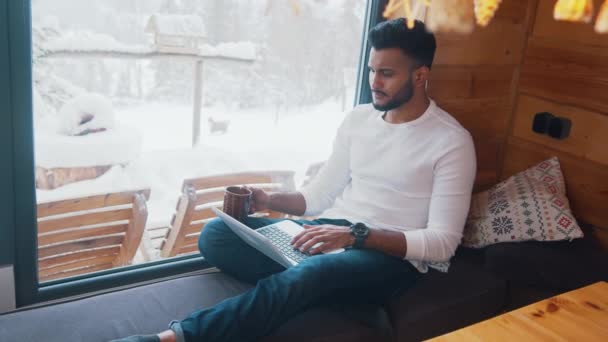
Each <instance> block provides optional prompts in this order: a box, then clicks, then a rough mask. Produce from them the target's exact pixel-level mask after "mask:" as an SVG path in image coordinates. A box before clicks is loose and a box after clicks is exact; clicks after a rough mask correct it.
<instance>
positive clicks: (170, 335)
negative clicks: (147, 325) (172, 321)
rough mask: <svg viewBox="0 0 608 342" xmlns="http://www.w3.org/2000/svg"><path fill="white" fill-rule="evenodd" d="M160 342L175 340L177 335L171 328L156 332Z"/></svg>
mask: <svg viewBox="0 0 608 342" xmlns="http://www.w3.org/2000/svg"><path fill="white" fill-rule="evenodd" d="M158 337H160V342H177V336H175V332H174V331H173V330H165V331H163V332H161V333H159V334H158Z"/></svg>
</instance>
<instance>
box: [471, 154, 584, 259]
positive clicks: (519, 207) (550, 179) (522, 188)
mask: <svg viewBox="0 0 608 342" xmlns="http://www.w3.org/2000/svg"><path fill="white" fill-rule="evenodd" d="M580 237H583V232H582V231H581V229H580V227H579V226H578V224H577V223H576V220H575V219H574V216H573V215H572V212H571V211H570V205H569V204H568V198H566V187H565V184H564V177H563V175H562V172H561V170H560V167H559V161H558V160H557V158H556V157H553V158H551V159H548V160H545V161H543V162H542V163H540V164H538V165H536V166H533V167H531V168H529V169H527V170H525V171H523V172H520V173H518V174H516V175H514V176H511V177H510V178H508V179H506V180H504V181H502V182H500V183H498V184H497V185H495V186H494V187H493V188H491V189H489V190H487V191H484V192H481V193H478V194H475V195H473V199H472V201H471V210H470V211H469V217H468V218H467V223H466V226H465V228H464V236H463V240H462V245H463V246H465V247H474V248H481V247H485V246H488V245H491V244H495V243H500V242H518V241H528V240H536V241H557V240H572V239H576V238H580Z"/></svg>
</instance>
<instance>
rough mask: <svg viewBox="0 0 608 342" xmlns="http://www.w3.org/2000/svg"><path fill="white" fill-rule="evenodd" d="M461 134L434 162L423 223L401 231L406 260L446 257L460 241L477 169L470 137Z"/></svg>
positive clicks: (440, 258)
mask: <svg viewBox="0 0 608 342" xmlns="http://www.w3.org/2000/svg"><path fill="white" fill-rule="evenodd" d="M463 137H465V138H464V139H463V138H456V139H451V141H452V142H454V141H458V140H460V143H458V142H457V143H456V144H453V145H452V148H451V149H450V150H449V151H448V152H447V153H445V154H444V155H443V156H442V157H440V158H439V160H438V161H437V162H436V163H435V167H434V170H433V191H432V194H431V200H430V205H429V216H428V221H427V226H426V228H424V229H415V230H409V231H405V232H404V234H405V238H406V240H407V252H406V255H405V259H407V260H418V261H447V260H449V259H450V258H451V257H452V256H453V255H454V253H455V251H456V247H458V244H459V243H460V240H461V238H462V231H463V229H464V225H465V222H466V218H467V215H468V212H469V206H470V202H471V192H472V190H473V183H474V182H475V173H476V169H477V163H476V157H475V147H474V144H473V139H472V138H471V136H470V135H468V134H467V135H466V136H464V135H463ZM457 139H458V140H457Z"/></svg>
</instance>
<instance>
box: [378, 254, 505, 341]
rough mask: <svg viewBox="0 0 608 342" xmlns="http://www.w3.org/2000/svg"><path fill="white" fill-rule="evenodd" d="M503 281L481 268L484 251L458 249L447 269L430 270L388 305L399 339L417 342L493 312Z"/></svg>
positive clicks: (500, 297)
mask: <svg viewBox="0 0 608 342" xmlns="http://www.w3.org/2000/svg"><path fill="white" fill-rule="evenodd" d="M505 295H506V284H505V281H503V280H500V279H499V278H497V277H495V276H494V275H492V274H491V273H490V272H487V271H485V270H484V269H483V253H482V252H481V251H478V250H471V249H466V248H460V249H459V250H458V252H457V254H456V256H455V257H454V258H453V259H452V263H451V266H450V269H449V272H447V273H442V272H437V271H434V270H430V271H429V273H428V274H427V275H425V276H424V277H422V278H421V279H420V280H419V281H418V283H417V284H416V285H414V287H413V288H411V289H409V290H407V291H406V292H405V293H403V294H402V295H401V296H400V297H399V298H397V299H396V300H393V301H391V303H390V304H389V305H388V312H389V314H390V315H391V319H392V323H393V328H394V330H395V335H396V337H397V340H398V341H420V340H423V339H426V338H430V337H433V336H437V335H441V334H443V333H447V332H449V331H452V330H455V329H458V328H461V327H464V326H466V325H469V324H472V323H475V322H477V321H480V320H483V319H486V318H489V317H491V316H493V315H496V314H497V313H498V312H499V311H500V310H501V308H502V306H503V304H504V301H505Z"/></svg>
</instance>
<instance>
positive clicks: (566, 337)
mask: <svg viewBox="0 0 608 342" xmlns="http://www.w3.org/2000/svg"><path fill="white" fill-rule="evenodd" d="M430 341H433V342H440V341H516V342H523V341H608V283H607V282H599V283H595V284H593V285H589V286H586V287H583V288H580V289H578V290H574V291H570V292H566V293H563V294H560V295H558V296H556V297H552V298H549V299H545V300H542V301H540V302H537V303H534V304H531V305H528V306H525V307H523V308H520V309H517V310H514V311H511V312H508V313H505V314H503V315H500V316H497V317H494V318H491V319H489V320H486V321H483V322H480V323H477V324H474V325H471V326H468V327H465V328H462V329H460V330H456V331H453V332H451V333H449V334H445V335H442V336H439V337H436V338H434V339H431V340H430Z"/></svg>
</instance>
